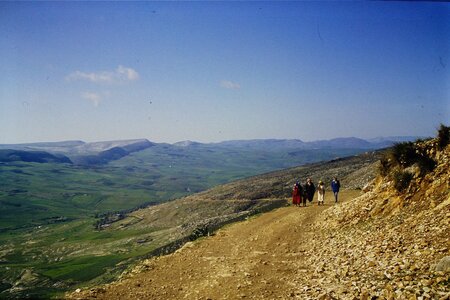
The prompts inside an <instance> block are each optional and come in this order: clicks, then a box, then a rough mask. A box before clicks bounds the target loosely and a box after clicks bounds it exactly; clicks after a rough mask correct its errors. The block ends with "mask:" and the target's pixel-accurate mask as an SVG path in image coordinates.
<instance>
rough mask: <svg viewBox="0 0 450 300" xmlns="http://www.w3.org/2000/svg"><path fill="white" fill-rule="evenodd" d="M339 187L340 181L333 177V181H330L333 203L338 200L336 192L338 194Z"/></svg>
mask: <svg viewBox="0 0 450 300" xmlns="http://www.w3.org/2000/svg"><path fill="white" fill-rule="evenodd" d="M340 188H341V183H340V182H339V180H338V179H337V178H336V177H334V178H333V181H331V189H332V190H333V194H334V203H337V202H338V194H339V189H340Z"/></svg>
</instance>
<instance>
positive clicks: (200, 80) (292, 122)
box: [0, 2, 450, 143]
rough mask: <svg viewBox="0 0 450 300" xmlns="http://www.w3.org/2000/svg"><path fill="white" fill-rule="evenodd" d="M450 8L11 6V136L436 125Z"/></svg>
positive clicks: (266, 134)
mask: <svg viewBox="0 0 450 300" xmlns="http://www.w3.org/2000/svg"><path fill="white" fill-rule="evenodd" d="M449 37H450V4H446V3H417V2H345V3H337V2H94V3H92V2H0V68H1V72H0V128H1V130H0V143H21V142H37V141H61V140H84V141H101V140H116V139H133V138H147V139H149V140H152V141H156V142H176V141H181V140H195V141H201V142H212V141H222V140H230V139H254V138H299V139H302V140H306V141H309V140H317V139H328V138H334V137H347V136H356V137H361V138H372V137H376V136H391V135H419V136H430V135H434V134H435V130H436V128H437V127H438V125H439V123H445V124H446V125H449V123H450V122H449V121H450V99H449V96H450V85H449V83H450V81H449V80H450V76H449V74H450V72H449V70H450V57H449V56H450V55H449V54H450V38H449Z"/></svg>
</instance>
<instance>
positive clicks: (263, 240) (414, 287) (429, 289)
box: [66, 147, 450, 300]
mask: <svg viewBox="0 0 450 300" xmlns="http://www.w3.org/2000/svg"><path fill="white" fill-rule="evenodd" d="M449 149H450V147H447V149H446V151H443V152H441V153H432V155H433V157H434V159H436V160H437V161H438V165H437V166H436V168H435V169H434V171H433V172H431V173H429V174H427V175H426V176H424V177H420V176H418V175H417V174H416V175H415V177H414V179H413V182H412V183H411V185H410V187H409V188H408V190H407V191H406V192H404V193H398V192H397V191H395V190H394V189H393V188H392V182H390V181H389V180H388V179H386V178H378V179H376V180H374V181H373V182H372V183H371V184H369V185H367V186H366V187H365V188H364V189H363V190H364V191H360V190H346V191H342V193H341V201H340V203H338V204H334V203H333V201H332V199H331V198H332V197H331V196H332V195H331V193H330V192H328V193H327V195H326V199H325V203H326V205H325V206H317V203H315V202H314V203H313V205H309V206H308V207H306V208H304V207H293V206H290V207H283V208H279V209H276V210H274V211H271V212H268V213H264V214H261V215H258V216H254V217H251V218H248V219H247V220H245V221H243V222H239V223H235V224H232V225H228V226H226V227H224V228H222V229H220V230H219V231H217V233H216V234H215V235H213V236H210V237H205V238H201V239H199V240H196V241H194V242H189V243H187V244H185V245H184V246H183V247H182V248H181V249H179V250H177V251H176V252H175V253H172V254H170V255H166V256H160V257H156V258H151V259H147V260H145V261H143V262H142V263H141V264H139V265H138V266H137V267H135V268H134V269H133V270H131V271H129V272H127V273H124V274H123V275H122V277H121V278H120V279H119V280H118V281H117V282H114V283H111V284H107V285H104V286H101V287H96V288H93V289H84V290H81V289H79V290H77V291H75V292H72V293H70V294H67V295H66V296H67V298H69V299H97V298H98V299H361V300H364V299H450V288H449V282H450V281H449V279H450V251H449V249H450V239H449V237H450V197H449V189H450V179H449V178H450V159H449V152H450V151H449ZM363 175H364V172H362V173H361V176H363Z"/></svg>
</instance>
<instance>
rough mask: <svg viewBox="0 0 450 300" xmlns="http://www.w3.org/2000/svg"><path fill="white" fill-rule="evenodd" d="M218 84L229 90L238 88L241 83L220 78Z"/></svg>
mask: <svg viewBox="0 0 450 300" xmlns="http://www.w3.org/2000/svg"><path fill="white" fill-rule="evenodd" d="M220 86H221V87H223V88H225V89H229V90H238V89H240V88H241V85H240V84H239V83H236V82H232V81H229V80H222V81H221V82H220Z"/></svg>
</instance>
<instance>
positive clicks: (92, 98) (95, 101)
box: [81, 92, 102, 107]
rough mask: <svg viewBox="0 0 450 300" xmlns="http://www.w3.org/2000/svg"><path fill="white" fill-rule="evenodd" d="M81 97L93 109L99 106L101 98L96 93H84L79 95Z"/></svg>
mask: <svg viewBox="0 0 450 300" xmlns="http://www.w3.org/2000/svg"><path fill="white" fill-rule="evenodd" d="M81 97H83V98H84V99H87V100H89V101H91V102H92V104H94V106H95V107H97V106H99V104H100V102H101V101H102V97H101V96H100V95H99V94H98V93H93V92H84V93H83V94H81Z"/></svg>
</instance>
